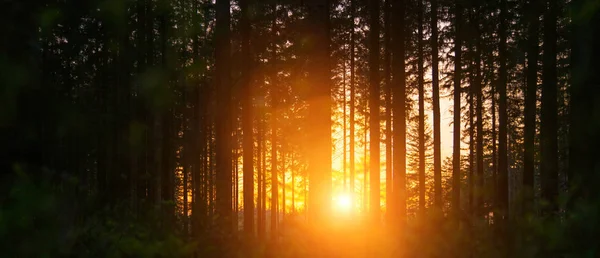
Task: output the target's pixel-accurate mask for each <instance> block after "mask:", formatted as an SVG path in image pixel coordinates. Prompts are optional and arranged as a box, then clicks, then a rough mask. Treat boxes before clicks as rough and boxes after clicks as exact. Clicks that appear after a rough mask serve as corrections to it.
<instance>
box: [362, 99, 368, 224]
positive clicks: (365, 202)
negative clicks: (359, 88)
mask: <svg viewBox="0 0 600 258" xmlns="http://www.w3.org/2000/svg"><path fill="white" fill-rule="evenodd" d="M364 111H365V112H364V114H365V119H364V120H365V121H364V122H365V123H364V137H365V139H364V144H363V147H364V149H363V172H364V174H363V209H364V213H365V215H368V214H369V213H368V211H369V166H368V165H367V164H368V162H367V157H368V156H369V155H368V151H369V150H368V149H367V146H368V145H369V139H368V136H369V134H368V133H367V130H369V129H368V128H369V115H368V114H367V108H366V107H365V109H364Z"/></svg>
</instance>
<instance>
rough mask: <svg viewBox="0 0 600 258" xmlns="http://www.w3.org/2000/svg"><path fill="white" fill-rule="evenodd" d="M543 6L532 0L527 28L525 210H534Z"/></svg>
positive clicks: (527, 211) (524, 162) (524, 161)
mask: <svg viewBox="0 0 600 258" xmlns="http://www.w3.org/2000/svg"><path fill="white" fill-rule="evenodd" d="M539 8H541V6H540V4H539V2H538V1H537V0H530V1H529V7H528V8H527V9H528V12H527V15H528V30H527V89H526V91H525V135H524V136H525V137H524V147H525V151H524V154H523V156H524V157H523V159H524V160H523V207H522V208H523V211H524V212H526V213H529V212H532V211H531V207H532V205H533V196H534V191H533V189H534V188H533V187H534V186H533V182H534V171H535V164H534V163H535V157H534V156H535V155H534V153H535V144H534V142H535V139H534V138H535V130H536V129H535V113H536V112H535V111H536V107H535V104H536V98H537V82H538V76H537V74H538V69H537V67H538V55H539V40H538V33H539V32H538V30H539V18H540V17H539V14H538V9H539Z"/></svg>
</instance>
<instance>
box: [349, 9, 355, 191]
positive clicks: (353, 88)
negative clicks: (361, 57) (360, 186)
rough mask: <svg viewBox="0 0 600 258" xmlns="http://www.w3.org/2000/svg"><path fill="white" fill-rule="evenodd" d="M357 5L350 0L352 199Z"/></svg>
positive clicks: (353, 189) (352, 186)
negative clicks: (355, 17) (355, 20)
mask: <svg viewBox="0 0 600 258" xmlns="http://www.w3.org/2000/svg"><path fill="white" fill-rule="evenodd" d="M355 5H356V3H355V2H354V0H350V19H351V28H350V148H349V151H350V194H351V196H352V198H353V199H354V197H355V196H354V191H356V188H355V176H356V170H355V162H354V161H355V153H354V152H355V147H356V146H355V139H354V138H355V124H356V121H355V117H354V115H355V110H356V107H355V103H356V100H355V97H356V86H355V78H354V77H355V67H354V59H356V57H355V46H354V42H355V39H354V37H355V33H354V29H355V27H356V26H355V25H354V15H355V14H354V13H355V8H356V7H355Z"/></svg>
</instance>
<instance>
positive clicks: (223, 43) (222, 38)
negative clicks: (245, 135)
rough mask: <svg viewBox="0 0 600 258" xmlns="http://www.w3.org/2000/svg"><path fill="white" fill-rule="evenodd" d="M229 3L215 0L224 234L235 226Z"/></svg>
mask: <svg viewBox="0 0 600 258" xmlns="http://www.w3.org/2000/svg"><path fill="white" fill-rule="evenodd" d="M229 9H230V3H229V0H218V1H217V2H216V27H215V53H216V57H215V70H216V77H215V80H216V86H217V106H218V107H219V110H220V115H219V119H217V120H216V140H217V144H216V145H217V149H216V158H217V160H216V161H217V164H216V165H217V167H216V170H217V182H216V183H217V214H218V218H219V219H220V223H219V225H220V226H221V230H223V233H224V234H225V235H228V234H229V233H230V232H231V230H232V228H231V225H232V211H231V207H232V203H231V200H232V196H231V187H232V183H231V181H232V180H231V173H232V167H231V160H232V159H231V146H232V145H231V119H232V118H231V113H232V112H231V110H230V109H231V85H230V78H229V76H230V63H229V61H230V44H231V43H230V38H229V33H230V32H229V30H230V16H231V15H230V10H229Z"/></svg>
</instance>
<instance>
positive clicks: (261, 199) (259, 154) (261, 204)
mask: <svg viewBox="0 0 600 258" xmlns="http://www.w3.org/2000/svg"><path fill="white" fill-rule="evenodd" d="M259 110H260V111H259V112H260V114H259V115H258V119H257V120H258V121H257V123H258V130H257V139H256V141H257V148H256V168H257V171H258V175H257V186H258V191H257V195H258V198H257V200H258V201H257V206H258V216H257V217H258V218H257V231H258V238H259V239H261V240H262V239H264V236H265V220H266V218H265V216H266V214H265V205H266V199H265V194H264V190H265V189H264V188H263V185H264V184H265V183H264V180H265V176H264V175H265V171H264V170H263V163H262V159H263V156H264V154H263V143H264V140H263V138H264V137H263V132H264V129H263V118H262V114H263V113H262V109H259Z"/></svg>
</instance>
